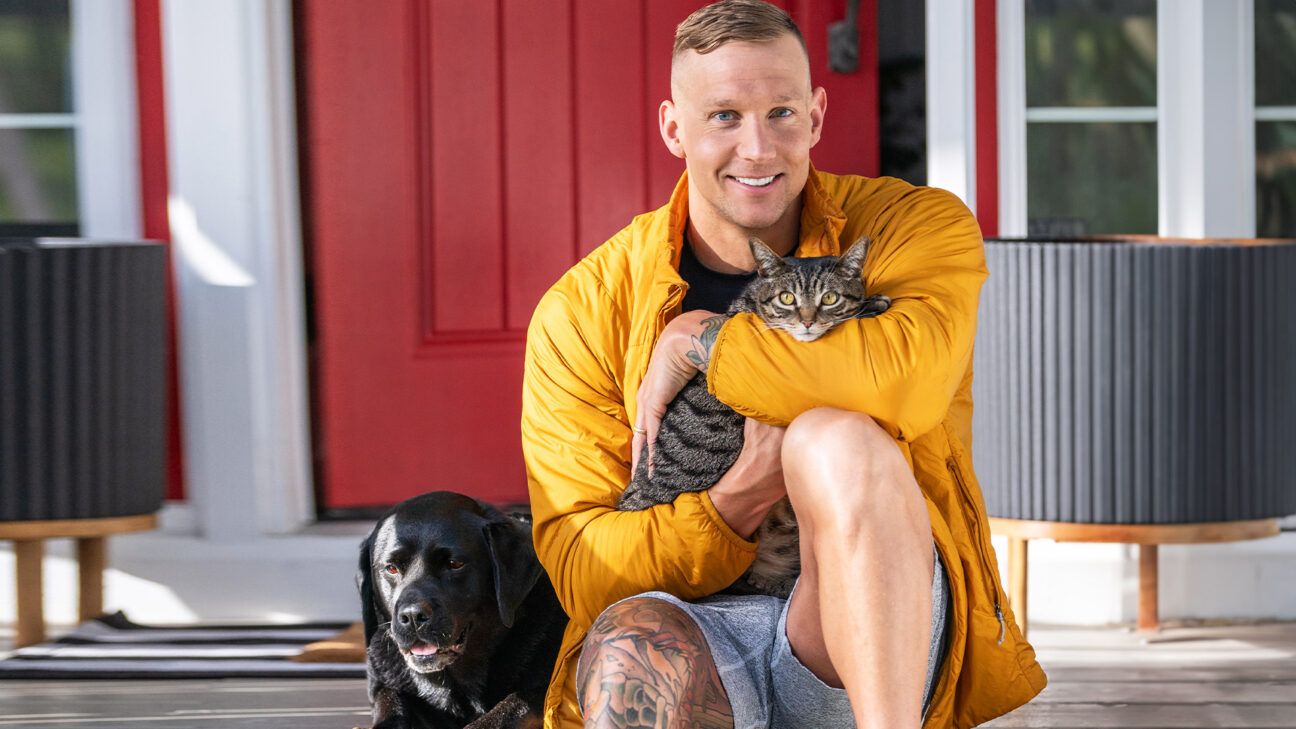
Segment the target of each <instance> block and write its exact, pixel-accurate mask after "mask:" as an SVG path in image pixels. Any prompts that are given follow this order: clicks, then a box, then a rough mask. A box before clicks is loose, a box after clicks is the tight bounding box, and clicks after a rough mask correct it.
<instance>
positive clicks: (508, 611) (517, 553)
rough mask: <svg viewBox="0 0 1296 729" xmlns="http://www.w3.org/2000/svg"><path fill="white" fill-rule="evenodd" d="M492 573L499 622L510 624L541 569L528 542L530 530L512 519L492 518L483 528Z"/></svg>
mask: <svg viewBox="0 0 1296 729" xmlns="http://www.w3.org/2000/svg"><path fill="white" fill-rule="evenodd" d="M482 533H483V534H484V535H485V536H486V548H487V549H488V550H490V557H491V564H492V566H493V571H494V573H495V599H496V600H497V601H499V614H500V622H502V623H504V627H506V628H511V627H513V616H514V614H515V613H516V612H517V609H518V607H519V606H521V605H522V601H523V600H525V599H526V596H527V595H528V594H530V593H531V588H532V587H534V586H535V583H536V580H538V579H540V574H541V572H542V571H543V570H542V568H541V567H540V561H539V560H538V559H536V554H535V547H534V546H533V545H532V543H531V529H530V528H529V527H528V526H527V525H526V524H523V523H521V522H519V521H517V520H515V519H509V520H508V521H492V522H488V523H487V524H486V525H485V526H483V527H482Z"/></svg>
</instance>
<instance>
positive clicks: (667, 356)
mask: <svg viewBox="0 0 1296 729" xmlns="http://www.w3.org/2000/svg"><path fill="white" fill-rule="evenodd" d="M728 320H729V317H727V316H722V315H719V314H716V313H714V312H710V311H701V310H698V311H689V312H685V313H683V314H680V315H679V316H677V317H675V318H674V319H672V320H671V322H670V323H669V324H667V325H666V328H665V329H663V330H662V333H661V336H660V337H658V339H657V344H656V345H655V346H654V347H653V353H652V357H651V358H650V359H649V363H648V372H647V373H645V374H644V379H643V382H642V383H641V384H640V385H639V392H638V394H637V396H636V400H637V402H638V405H639V412H638V413H637V414H636V415H635V428H636V430H635V436H634V440H633V442H632V443H631V449H630V454H631V456H630V457H631V464H630V472H631V473H634V472H635V470H636V469H637V468H638V467H639V454H640V453H641V452H643V446H644V442H645V441H646V442H647V443H648V451H649V458H651V453H652V444H653V442H655V441H656V440H657V427H658V426H659V425H660V424H661V420H662V417H663V416H665V415H666V406H667V405H669V404H670V401H671V400H673V399H675V396H676V395H678V394H679V391H680V390H682V389H684V385H686V384H688V381H689V380H691V379H693V377H694V376H695V375H697V373H699V372H706V371H707V367H708V366H709V364H710V361H711V348H712V347H713V346H714V345H715V341H716V337H717V336H719V335H720V327H722V326H724V323H725V322H726V321H728ZM649 462H650V463H651V461H649Z"/></svg>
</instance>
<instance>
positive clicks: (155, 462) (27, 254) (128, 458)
mask: <svg viewBox="0 0 1296 729" xmlns="http://www.w3.org/2000/svg"><path fill="white" fill-rule="evenodd" d="M164 253H165V251H164V249H163V248H162V247H161V246H159V245H156V244H149V243H92V242H88V241H60V242H33V241H19V240H0V521H25V520H41V519H84V518H99V517H112V516H130V515H136V514H146V513H151V512H154V511H156V510H157V509H158V508H160V507H161V505H162V498H163V489H164V478H165V475H164V467H165V466H164V464H165V456H166V450H165V449H166V413H165V405H164V404H165V398H166V373H167V370H166V328H165V324H166V317H165V298H164V286H165V280H166V279H165V276H166V269H165V256H164Z"/></svg>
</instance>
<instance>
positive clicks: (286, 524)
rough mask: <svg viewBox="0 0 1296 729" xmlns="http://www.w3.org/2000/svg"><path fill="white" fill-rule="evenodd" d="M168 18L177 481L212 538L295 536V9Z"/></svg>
mask: <svg viewBox="0 0 1296 729" xmlns="http://www.w3.org/2000/svg"><path fill="white" fill-rule="evenodd" d="M162 11H163V39H164V57H165V62H164V64H163V65H164V70H165V74H166V99H167V132H168V133H167V137H168V151H169V156H170V180H171V190H170V202H169V209H170V210H171V213H172V221H171V222H172V238H173V242H174V245H175V248H174V251H175V253H176V255H175V259H174V265H175V267H176V281H177V297H178V299H179V301H178V307H177V308H178V311H179V313H180V337H179V344H180V348H179V349H180V363H181V364H180V371H181V389H182V396H183V403H184V408H183V412H184V432H185V460H186V488H187V491H188V495H189V496H190V498H191V500H192V501H193V504H194V507H195V511H196V516H197V522H198V525H199V528H200V531H201V533H202V534H204V535H205V536H206V537H208V538H209V539H216V540H222V541H229V540H240V539H247V538H251V537H255V536H258V535H264V534H280V533H286V532H292V531H294V530H296V529H298V528H299V527H301V526H302V525H304V524H306V523H309V522H310V521H311V520H313V518H314V504H313V497H312V493H313V489H312V484H311V471H310V462H311V461H310V437H309V428H308V413H307V398H306V366H305V341H306V336H305V327H304V323H303V314H302V312H303V304H302V299H303V291H302V288H303V286H302V270H301V268H302V267H301V237H300V233H299V229H300V228H299V217H298V215H299V212H298V193H297V164H296V132H295V121H294V117H293V115H294V106H295V97H294V87H293V70H292V34H291V5H290V3H289V2H288V1H287V0H274V1H273V2H261V1H260V0H238V1H237V2H223V3H192V2H185V1H183V0H166V1H165V2H164V4H163V7H162ZM213 59H220V61H219V62H213Z"/></svg>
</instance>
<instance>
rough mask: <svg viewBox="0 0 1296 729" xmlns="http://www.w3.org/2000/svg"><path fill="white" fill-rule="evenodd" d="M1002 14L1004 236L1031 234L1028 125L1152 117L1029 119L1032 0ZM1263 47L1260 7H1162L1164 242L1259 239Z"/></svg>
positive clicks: (1176, 2) (1044, 112)
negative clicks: (1257, 30) (1257, 27)
mask: <svg viewBox="0 0 1296 729" xmlns="http://www.w3.org/2000/svg"><path fill="white" fill-rule="evenodd" d="M996 15H997V18H996V21H997V23H996V29H997V33H998V41H997V46H998V54H999V55H998V85H999V98H998V114H999V134H998V137H999V170H1000V176H999V234H1000V235H1003V236H1024V235H1026V234H1027V217H1028V216H1027V210H1026V124H1027V122H1028V121H1052V120H1062V119H1064V118H1066V117H1068V116H1069V117H1070V120H1072V121H1089V120H1090V119H1087V118H1086V117H1088V116H1094V117H1095V118H1094V119H1092V121H1099V120H1106V119H1100V118H1098V117H1099V116H1100V115H1102V114H1114V115H1116V116H1120V115H1125V114H1130V115H1133V116H1138V117H1143V118H1144V120H1147V119H1146V114H1147V112H1146V111H1145V110H1142V111H1138V112H1137V114H1135V113H1134V112H1133V110H1123V111H1122V110H1119V109H1085V110H1077V109H1067V110H1065V111H1059V110H1049V109H1032V110H1030V111H1029V112H1028V111H1027V107H1026V66H1025V28H1026V7H1025V0H998V3H997V5H996ZM1207 28H1209V29H1210V31H1211V32H1210V33H1206V32H1205V29H1207ZM1254 46H1255V35H1254V3H1253V0H1227V1H1226V2H1217V1H1214V0H1158V1H1157V106H1156V115H1155V121H1156V122H1157V198H1158V200H1157V220H1158V235H1161V236H1164V237H1239V238H1253V237H1255V225H1256V223H1255V215H1256V211H1255V205H1256V202H1255V200H1256V181H1255V120H1256V116H1257V114H1256V109H1255V101H1254V98H1255V69H1254V54H1255V48H1254ZM1207 59H1209V62H1207ZM1171 69H1173V72H1171ZM1208 100H1209V103H1208ZM1032 117H1034V118H1032ZM1130 120H1131V121H1132V120H1133V119H1130ZM1208 171H1209V174H1208Z"/></svg>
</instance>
